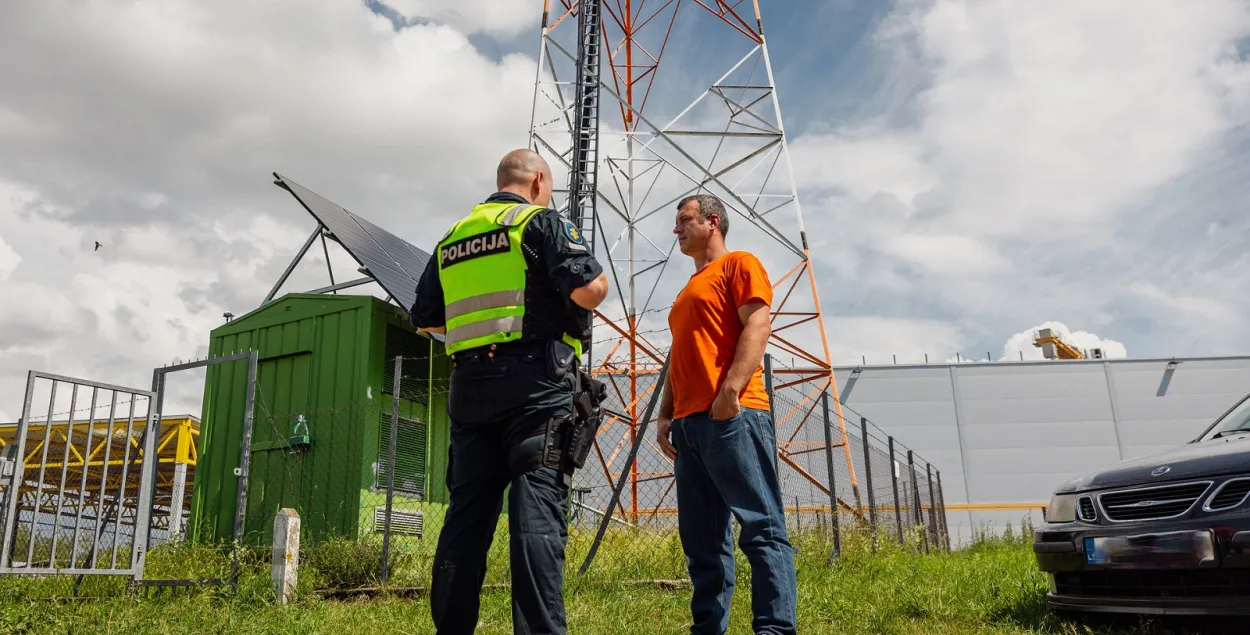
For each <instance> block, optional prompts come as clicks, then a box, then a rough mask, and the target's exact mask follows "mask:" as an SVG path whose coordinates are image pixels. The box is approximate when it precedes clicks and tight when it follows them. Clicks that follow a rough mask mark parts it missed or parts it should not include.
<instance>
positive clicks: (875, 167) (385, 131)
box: [0, 0, 1250, 420]
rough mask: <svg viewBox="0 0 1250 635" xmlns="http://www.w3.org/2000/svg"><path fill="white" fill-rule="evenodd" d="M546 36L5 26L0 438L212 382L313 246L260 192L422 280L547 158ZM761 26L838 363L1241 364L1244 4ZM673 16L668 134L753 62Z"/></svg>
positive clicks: (941, 3)
mask: <svg viewBox="0 0 1250 635" xmlns="http://www.w3.org/2000/svg"><path fill="white" fill-rule="evenodd" d="M541 4H542V3H541V1H540V0H532V1H531V0H525V1H524V2H523V1H521V0H394V1H393V2H389V3H383V2H380V1H376V0H367V1H364V0H320V1H318V2H308V1H306V0H305V1H300V2H295V1H294V0H287V1H274V2H265V3H256V2H245V1H243V0H222V1H219V2H212V3H204V2H191V1H189V0H160V1H155V0H152V1H146V0H145V1H128V2H120V1H104V0H94V1H90V2H74V3H70V2H66V1H63V0H45V1H41V2H7V3H3V4H2V5H0V86H3V89H2V90H0V148H2V150H0V296H2V297H3V298H4V301H3V302H2V303H0V420H12V419H15V418H16V416H17V414H18V413H19V412H20V410H21V403H22V392H23V386H24V382H25V376H26V371H27V370H30V369H38V370H44V371H50V372H55V373H62V374H67V375H74V376H80V377H86V378H91V379H96V380H100V381H108V382H113V383H122V384H128V385H134V386H138V387H143V386H146V385H147V384H148V383H149V382H150V377H151V369H152V368H153V367H154V366H159V365H161V364H166V363H171V362H174V361H178V360H185V359H190V358H195V357H198V356H202V355H204V354H205V353H206V350H207V342H208V331H209V330H210V329H211V328H213V327H214V326H217V325H219V324H220V323H222V321H223V320H222V314H223V313H224V312H227V311H229V312H233V313H234V314H236V315H241V314H243V313H246V312H247V311H249V310H251V309H254V308H255V307H256V306H257V305H258V304H259V303H260V302H261V300H262V299H263V298H264V297H265V295H266V293H267V292H268V291H269V287H270V286H271V285H272V284H273V282H274V281H276V279H277V278H278V276H279V275H280V273H281V272H282V270H283V269H284V268H285V267H286V265H287V263H288V262H289V260H290V258H291V256H292V255H293V254H294V252H295V251H296V250H297V249H298V248H299V246H300V245H301V244H302V243H303V241H304V240H305V238H306V237H307V235H308V234H309V232H310V231H311V230H312V228H313V226H312V225H311V220H310V218H309V217H308V216H307V214H306V213H305V212H304V211H303V210H302V209H301V208H300V207H299V206H298V205H297V204H296V203H295V202H294V200H293V199H291V198H290V196H289V195H287V194H286V193H285V192H283V191H281V190H279V189H278V188H276V187H275V186H274V185H273V184H272V177H271V173H272V172H275V171H277V172H281V173H283V174H284V175H286V176H289V177H290V178H292V179H294V180H296V181H299V182H301V183H303V184H304V185H307V186H309V187H311V188H312V189H314V190H316V191H318V192H320V193H322V194H323V195H325V196H327V197H329V198H331V199H333V200H335V201H336V202H339V203H341V204H343V205H345V206H347V207H349V208H350V209H352V210H353V211H356V212H358V213H360V214H362V215H364V216H365V217H367V218H369V219H370V220H372V221H374V222H375V223H378V224H380V225H382V226H384V227H387V228H390V229H391V230H392V231H394V232H395V233H396V234H399V235H400V236H403V237H404V238H406V239H408V240H410V241H412V242H413V243H414V244H416V245H418V246H421V247H423V248H427V249H428V248H429V245H430V244H431V243H432V242H433V241H434V240H435V239H436V238H437V236H438V235H441V233H442V231H443V230H444V228H445V225H446V223H447V221H449V220H450V219H451V218H453V217H455V216H457V215H459V214H462V213H463V212H464V211H465V210H466V209H468V206H471V205H472V204H474V203H475V202H477V201H478V200H479V199H480V198H482V197H483V196H485V195H486V194H488V193H489V192H490V191H491V189H492V185H493V183H492V182H491V179H492V175H493V168H494V164H495V162H496V161H497V160H498V157H499V156H500V155H501V154H502V153H503V152H505V151H507V150H508V149H511V148H513V147H517V146H522V145H525V144H526V142H527V129H528V125H529V116H530V112H529V109H528V104H529V103H530V98H531V96H532V94H533V82H534V77H535V63H536V57H537V52H538V26H539V19H540V13H541ZM762 4H763V11H764V20H765V25H766V32H767V34H768V35H769V36H770V40H769V43H770V55H771V60H772V63H773V66H774V70H775V71H776V83H777V87H778V94H779V96H780V100H781V102H782V104H783V106H782V107H783V111H784V114H785V125H786V130H787V133H788V136H789V142H790V148H791V153H792V160H793V165H794V175H795V180H796V182H797V187H798V191H799V195H800V199H801V200H802V208H803V213H804V219H805V221H806V226H807V232H808V235H809V237H811V240H812V244H813V251H814V258H815V271H816V275H817V282H818V284H819V286H820V298H821V303H822V306H823V309H824V311H825V315H826V318H827V323H828V325H829V333H830V348H831V351H832V353H833V355H834V358H835V362H839V363H851V362H856V361H859V360H860V359H861V357H863V358H866V359H867V361H869V362H870V363H872V362H876V363H886V362H889V361H891V359H892V356H894V355H897V356H898V359H899V361H904V360H908V361H911V360H918V359H923V358H924V356H925V355H926V354H927V355H928V356H929V358H930V359H932V360H940V359H947V358H951V357H954V356H955V354H956V353H959V354H960V355H961V356H963V357H980V358H984V357H985V355H986V354H987V353H988V354H990V356H991V357H994V358H1002V357H1006V358H1017V357H1018V356H1019V354H1020V351H1024V354H1025V355H1026V356H1036V355H1037V351H1036V349H1034V348H1033V347H1032V346H1031V345H1029V343H1028V341H1027V333H1028V332H1030V331H1031V330H1032V329H1034V328H1036V327H1038V326H1039V325H1042V324H1044V323H1052V322H1053V323H1057V324H1060V325H1062V327H1061V328H1062V330H1063V332H1065V333H1068V332H1073V333H1074V334H1073V336H1072V337H1073V340H1074V342H1075V343H1077V344H1078V345H1080V346H1085V347H1088V346H1094V345H1103V346H1105V347H1106V348H1107V349H1108V352H1109V353H1111V354H1113V355H1117V356H1122V355H1128V356H1133V357H1139V356H1171V355H1221V354H1242V353H1250V329H1247V328H1245V327H1244V326H1243V324H1244V322H1245V314H1246V312H1247V311H1248V310H1250V301H1248V300H1247V299H1246V296H1243V295H1241V294H1240V293H1239V292H1236V291H1235V290H1236V289H1241V288H1247V283H1248V282H1250V268H1248V267H1246V266H1245V265H1244V264H1243V262H1244V261H1245V259H1246V256H1245V252H1246V245H1247V229H1248V227H1250V220H1247V219H1248V218H1250V216H1248V215H1247V214H1245V213H1244V211H1243V210H1244V206H1245V205H1246V203H1245V201H1247V200H1250V196H1248V195H1250V185H1247V183H1248V182H1250V181H1247V178H1246V177H1247V176H1250V174H1248V172H1250V161H1247V160H1246V159H1247V157H1246V152H1247V151H1248V150H1250V133H1248V132H1247V129H1246V125H1245V124H1246V119H1247V118H1248V117H1250V103H1248V102H1250V64H1248V63H1247V61H1246V59H1245V57H1246V54H1247V52H1250V45H1247V43H1246V42H1247V39H1246V38H1248V37H1250V6H1248V5H1247V4H1246V3H1244V2H1234V1H1232V0H1204V2H1201V3H1194V2H1185V1H1175V2H1165V1H1161V0H1160V1H1133V2H1128V1H1123V2H1101V3H1091V2H1084V1H1080V0H1074V1H1070V2H1069V1H1060V2H1050V3H1020V2H1009V1H1007V0H1001V1H992V0H984V1H978V2H959V1H954V0H932V1H919V0H896V1H894V2H884V1H876V0H855V1H852V0H787V1H785V2H762ZM681 11H682V13H681V15H679V21H678V23H677V25H676V30H675V40H674V43H673V45H672V48H671V50H668V51H666V53H665V56H666V57H665V61H664V66H663V67H662V70H661V72H660V74H658V76H657V79H656V83H655V86H656V88H655V90H656V91H657V94H658V95H659V96H657V97H656V98H655V103H654V110H655V111H656V112H666V110H665V109H671V108H673V107H677V108H680V107H681V105H683V104H684V103H686V102H688V101H689V99H690V97H691V95H692V94H697V92H698V91H699V90H701V88H700V89H692V88H691V87H690V86H691V85H692V84H691V83H692V82H695V80H702V81H704V84H706V81H707V80H708V78H707V77H705V73H703V71H698V72H696V71H695V70H692V69H697V68H705V69H716V70H717V72H718V73H719V72H721V69H726V70H727V68H728V66H729V65H731V64H732V63H733V62H734V61H736V59H737V58H736V54H726V55H722V54H721V53H722V51H721V50H720V49H718V48H717V46H718V45H719V43H720V42H722V41H723V40H725V39H726V36H724V32H725V31H724V27H723V25H721V24H720V23H718V22H717V21H716V20H715V19H714V18H707V17H706V16H699V15H696V12H695V10H693V9H689V8H683V9H681ZM730 58H733V59H730ZM687 60H688V62H689V63H687ZM665 73H667V74H665ZM714 78H715V77H711V79H714ZM695 83H697V82H695ZM691 90H694V93H690V91H691ZM683 91H684V92H683ZM518 104H519V105H520V107H518ZM648 108H652V106H651V105H649V106H648ZM97 242H98V243H99V244H100V247H99V249H98V250H97V249H96V248H95V245H96V243H97ZM733 246H735V247H737V248H746V249H753V248H755V247H756V246H755V245H752V244H735V245H733ZM760 249H762V250H763V249H766V247H764V246H761V247H760ZM320 258H321V256H320V254H319V253H316V251H314V254H313V257H311V258H310V259H309V262H308V263H306V264H307V266H306V267H304V268H301V270H299V271H298V272H297V274H296V275H295V276H294V277H293V278H292V280H291V281H290V283H289V284H288V286H287V287H286V290H290V291H295V290H303V289H308V288H312V287H317V286H321V285H323V284H324V283H325V278H324V270H323V269H324V266H325V264H324V261H322V260H320ZM331 260H332V261H333V262H334V264H335V266H336V271H337V272H338V274H339V279H342V278H344V277H346V276H350V275H351V271H352V269H353V267H352V266H351V263H350V262H349V261H348V260H347V259H346V258H345V257H344V256H342V255H341V254H338V253H332V254H331ZM683 266H685V265H683ZM777 273H778V275H779V274H780V273H784V272H777ZM1021 334H1026V335H1023V336H1022V335H1021ZM198 389H199V387H198V386H196V385H195V378H191V379H187V380H186V381H183V382H182V383H180V384H179V391H180V394H181V395H183V397H186V398H187V399H191V397H190V396H193V395H194V394H195V393H196V391H197V390H198ZM190 403H191V402H190V401H175V404H176V405H175V408H177V407H181V406H182V405H183V404H190ZM188 407H190V406H188ZM195 408H197V409H198V404H197V405H196V406H195Z"/></svg>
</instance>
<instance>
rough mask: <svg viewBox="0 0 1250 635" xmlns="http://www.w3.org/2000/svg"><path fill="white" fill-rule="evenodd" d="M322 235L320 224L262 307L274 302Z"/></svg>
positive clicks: (288, 266)
mask: <svg viewBox="0 0 1250 635" xmlns="http://www.w3.org/2000/svg"><path fill="white" fill-rule="evenodd" d="M320 235H321V223H320V222H318V223H317V229H314V230H313V233H312V234H309V236H308V240H306V241H304V246H303V247H300V248H299V253H297V254H295V258H293V259H291V264H289V265H287V266H286V271H283V272H282V277H280V278H278V282H277V283H276V284H274V285H273V288H272V289H270V290H269V295H266V296H265V301H264V302H261V303H260V305H261V306H265V305H266V304H269V303H270V302H272V301H273V296H275V295H277V294H278V289H281V288H282V285H284V284H286V279H287V278H289V277H291V272H293V271H295V266H296V265H298V264H299V261H301V260H303V259H304V254H307V253H308V248H309V247H312V244H313V241H314V240H317V237H318V236H320Z"/></svg>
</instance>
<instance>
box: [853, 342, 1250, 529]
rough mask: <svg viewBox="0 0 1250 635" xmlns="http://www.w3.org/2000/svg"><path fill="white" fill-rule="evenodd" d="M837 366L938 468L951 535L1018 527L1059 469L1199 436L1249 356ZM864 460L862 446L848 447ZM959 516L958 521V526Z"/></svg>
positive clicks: (875, 417)
mask: <svg viewBox="0 0 1250 635" xmlns="http://www.w3.org/2000/svg"><path fill="white" fill-rule="evenodd" d="M1170 361H1172V360H1167V359H1162V360H1159V359H1152V360H1098V361H1095V360H1088V361H1085V360H1082V361H1048V362H1002V363H987V362H979V363H965V364H930V365H911V366H865V367H860V368H858V371H859V372H857V373H854V374H852V371H855V370H856V368H855V367H843V368H836V369H835V374H836V377H837V380H838V383H839V392H840V394H841V395H843V403H844V408H843V415H844V416H845V417H846V418H847V426H848V430H850V429H851V428H854V429H856V430H858V426H859V417H860V416H861V415H862V416H866V417H867V418H868V419H869V421H871V422H872V423H874V424H875V425H876V426H878V427H879V428H881V429H882V430H884V431H885V433H886V434H889V435H892V436H894V437H895V440H896V442H897V443H899V444H902V445H904V446H906V447H908V448H911V449H912V450H914V451H915V453H916V454H917V455H918V456H920V457H922V458H924V459H925V460H927V461H931V462H932V464H933V466H934V467H935V468H936V469H938V470H940V471H941V474H942V484H943V486H944V491H945V495H946V502H947V504H948V506H951V505H954V506H956V507H957V509H956V510H948V519H947V520H948V523H949V525H950V528H951V534H952V541H955V542H959V541H961V540H964V539H966V538H968V537H970V536H971V535H972V534H973V531H974V530H979V531H984V530H987V529H989V530H993V531H1001V530H1002V529H1003V528H1005V527H1006V526H1007V524H1008V523H1010V524H1011V526H1013V527H1018V526H1019V524H1020V520H1021V519H1022V518H1024V517H1031V518H1032V519H1033V521H1034V522H1040V521H1041V514H1040V510H1038V511H1034V512H1030V511H1028V510H1019V509H1013V510H1005V511H994V510H980V509H959V508H962V507H966V505H964V504H968V503H972V504H977V505H982V506H986V505H993V504H1014V505H1017V506H1018V505H1019V504H1021V503H1028V504H1037V505H1039V506H1040V505H1044V504H1046V502H1047V501H1048V500H1049V498H1050V493H1051V492H1052V491H1053V490H1054V488H1055V487H1056V486H1058V485H1059V484H1060V483H1062V482H1063V481H1066V480H1068V479H1070V478H1073V477H1076V476H1080V475H1082V474H1085V473H1088V472H1091V471H1094V470H1098V469H1101V468H1104V467H1106V466H1108V465H1110V464H1112V463H1114V462H1116V461H1118V460H1120V459H1121V458H1124V459H1128V458H1134V457H1138V456H1143V455H1148V454H1155V453H1158V452H1162V451H1165V450H1167V449H1169V448H1172V447H1175V446H1177V445H1179V444H1182V443H1185V442H1186V441H1188V440H1190V439H1192V438H1194V437H1195V436H1197V435H1198V434H1199V433H1201V431H1202V430H1203V429H1205V428H1206V427H1207V426H1208V425H1210V424H1211V422H1213V421H1214V420H1215V419H1216V418H1217V417H1219V416H1220V415H1221V414H1222V413H1223V412H1224V411H1225V410H1227V409H1228V408H1229V407H1230V406H1232V405H1233V404H1234V403H1235V402H1236V401H1237V400H1238V399H1240V398H1241V397H1242V396H1243V395H1245V394H1246V393H1247V392H1250V357H1229V358H1185V359H1178V360H1176V362H1177V363H1176V365H1175V368H1174V369H1169V368H1168V365H1169V362H1170ZM855 458H856V460H857V462H862V456H858V457H855ZM957 528H958V529H957Z"/></svg>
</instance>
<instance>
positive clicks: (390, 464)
mask: <svg viewBox="0 0 1250 635" xmlns="http://www.w3.org/2000/svg"><path fill="white" fill-rule="evenodd" d="M403 373H404V357H403V355H396V356H395V377H394V379H393V380H392V381H391V430H390V437H389V441H388V444H387V450H386V518H385V519H383V521H382V572H381V573H382V575H381V578H382V586H386V580H387V576H388V574H389V573H390V556H391V510H392V505H393V504H394V500H395V441H396V437H397V436H398V429H399V387H400V379H401V378H402V375H403Z"/></svg>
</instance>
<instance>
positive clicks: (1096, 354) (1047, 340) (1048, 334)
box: [1033, 329, 1102, 359]
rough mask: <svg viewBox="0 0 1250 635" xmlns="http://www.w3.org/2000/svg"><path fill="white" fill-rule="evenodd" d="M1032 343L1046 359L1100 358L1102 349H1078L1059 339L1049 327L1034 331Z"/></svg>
mask: <svg viewBox="0 0 1250 635" xmlns="http://www.w3.org/2000/svg"><path fill="white" fill-rule="evenodd" d="M1033 345H1034V346H1036V347H1038V348H1040V349H1042V357H1045V358H1046V359H1102V349H1100V348H1094V349H1090V350H1088V351H1083V350H1080V349H1078V348H1076V347H1075V346H1072V345H1071V344H1068V343H1067V342H1065V341H1063V340H1062V339H1060V337H1059V335H1058V334H1057V333H1055V332H1054V331H1053V330H1051V329H1041V330H1039V331H1037V332H1036V333H1034V334H1033Z"/></svg>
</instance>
